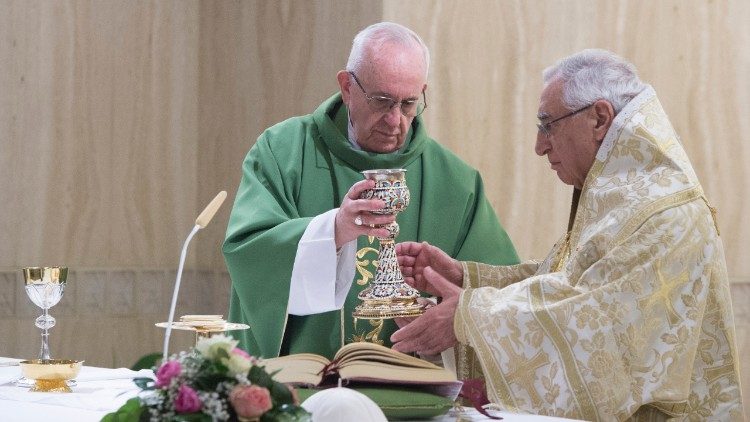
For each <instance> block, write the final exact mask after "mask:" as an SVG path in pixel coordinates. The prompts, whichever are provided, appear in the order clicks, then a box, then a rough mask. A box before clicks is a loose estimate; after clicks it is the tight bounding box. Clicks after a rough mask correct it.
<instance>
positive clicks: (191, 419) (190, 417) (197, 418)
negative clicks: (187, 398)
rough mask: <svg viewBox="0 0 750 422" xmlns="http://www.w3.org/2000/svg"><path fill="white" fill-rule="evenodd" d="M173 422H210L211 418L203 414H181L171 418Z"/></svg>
mask: <svg viewBox="0 0 750 422" xmlns="http://www.w3.org/2000/svg"><path fill="white" fill-rule="evenodd" d="M172 421H174V422H212V420H211V416H209V415H207V414H205V413H183V414H178V415H175V417H173V418H172Z"/></svg>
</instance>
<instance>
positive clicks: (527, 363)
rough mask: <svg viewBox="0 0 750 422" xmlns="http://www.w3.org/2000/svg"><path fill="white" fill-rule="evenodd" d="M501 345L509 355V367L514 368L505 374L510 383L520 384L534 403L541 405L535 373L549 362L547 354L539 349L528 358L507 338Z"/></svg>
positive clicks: (534, 404)
mask: <svg viewBox="0 0 750 422" xmlns="http://www.w3.org/2000/svg"><path fill="white" fill-rule="evenodd" d="M500 346H501V347H502V348H503V350H505V353H506V354H507V355H508V368H509V369H510V368H512V370H511V371H510V372H508V374H506V375H505V379H506V380H507V381H508V384H511V383H514V384H518V385H520V386H521V387H522V388H523V389H525V390H526V391H527V392H528V393H529V397H531V403H532V405H533V406H535V407H538V406H540V405H541V404H542V398H541V397H539V393H537V391H536V388H534V381H535V379H536V375H535V373H536V370H537V369H539V368H541V367H542V366H545V365H547V364H549V359H548V358H547V354H546V353H543V352H541V351H538V352H537V353H536V355H534V357H532V358H531V359H527V358H526V356H524V355H520V354H518V353H516V351H515V350H514V349H513V345H512V344H510V340H508V339H507V338H503V339H502V340H500Z"/></svg>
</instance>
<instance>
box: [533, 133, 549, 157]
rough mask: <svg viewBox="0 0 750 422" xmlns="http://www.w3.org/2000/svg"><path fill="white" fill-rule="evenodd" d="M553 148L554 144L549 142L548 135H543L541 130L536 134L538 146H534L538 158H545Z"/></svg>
mask: <svg viewBox="0 0 750 422" xmlns="http://www.w3.org/2000/svg"><path fill="white" fill-rule="evenodd" d="M550 148H552V144H550V142H549V138H548V137H547V135H545V134H543V133H542V131H541V130H539V131H537V132H536V144H535V145H534V152H536V155H538V156H540V157H541V156H544V155H545V154H546V153H547V152H549V150H550Z"/></svg>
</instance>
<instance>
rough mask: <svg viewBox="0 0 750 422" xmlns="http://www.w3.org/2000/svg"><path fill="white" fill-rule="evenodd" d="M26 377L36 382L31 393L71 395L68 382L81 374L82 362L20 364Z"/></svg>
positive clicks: (22, 362)
mask: <svg viewBox="0 0 750 422" xmlns="http://www.w3.org/2000/svg"><path fill="white" fill-rule="evenodd" d="M19 365H20V366H21V373H22V374H23V376H24V377H26V378H28V379H32V380H34V381H35V382H34V386H33V387H31V390H30V391H44V392H52V393H71V392H72V390H71V389H70V387H68V384H67V382H66V381H67V380H72V379H73V378H75V377H76V376H78V373H79V372H81V365H83V361H82V360H69V359H31V360H24V361H21V362H20V363H19Z"/></svg>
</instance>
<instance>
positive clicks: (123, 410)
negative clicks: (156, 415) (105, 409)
mask: <svg viewBox="0 0 750 422" xmlns="http://www.w3.org/2000/svg"><path fill="white" fill-rule="evenodd" d="M143 410H144V408H143V407H141V401H140V400H139V399H138V397H134V398H132V399H130V400H128V401H126V402H125V404H123V405H122V406H121V407H120V408H119V409H117V410H116V411H114V412H112V413H108V414H106V415H104V417H103V418H102V422H137V421H138V420H140V418H141V414H142V413H143Z"/></svg>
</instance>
